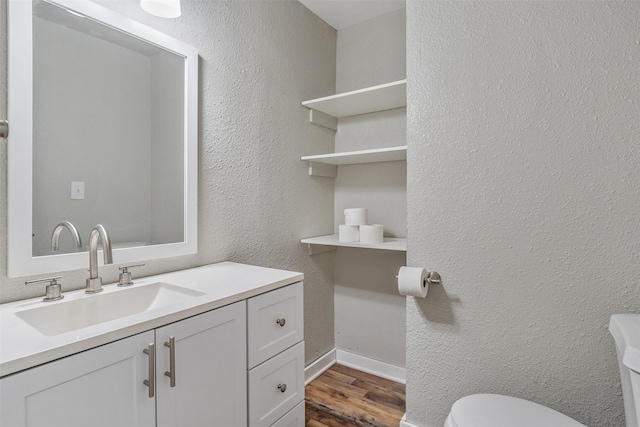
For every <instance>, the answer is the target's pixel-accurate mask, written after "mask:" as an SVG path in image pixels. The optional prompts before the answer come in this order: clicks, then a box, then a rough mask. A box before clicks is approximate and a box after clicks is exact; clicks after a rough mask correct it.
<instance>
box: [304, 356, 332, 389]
mask: <svg viewBox="0 0 640 427" xmlns="http://www.w3.org/2000/svg"><path fill="white" fill-rule="evenodd" d="M335 363H336V349H335V348H334V349H332V350H329V351H327V352H326V353H325V354H323V355H322V356H320V357H319V358H318V359H317V360H316V361H315V362H313V363H312V364H310V365H309V366H307V367H306V368H304V385H305V386H306V385H307V384H309V383H310V382H311V381H313V380H315V379H316V378H318V377H319V376H320V375H322V374H323V373H324V372H325V371H326V370H328V369H329V368H330V367H332V366H333V365H335Z"/></svg>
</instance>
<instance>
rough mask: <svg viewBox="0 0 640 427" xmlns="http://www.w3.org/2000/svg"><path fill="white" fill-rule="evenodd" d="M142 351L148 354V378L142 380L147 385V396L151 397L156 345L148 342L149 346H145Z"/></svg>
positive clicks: (153, 393) (153, 386)
mask: <svg viewBox="0 0 640 427" xmlns="http://www.w3.org/2000/svg"><path fill="white" fill-rule="evenodd" d="M142 352H143V353H144V354H146V355H147V356H149V379H148V380H144V385H146V386H147V387H149V397H153V396H154V395H155V390H156V345H155V344H154V343H149V348H145V349H144V350H142Z"/></svg>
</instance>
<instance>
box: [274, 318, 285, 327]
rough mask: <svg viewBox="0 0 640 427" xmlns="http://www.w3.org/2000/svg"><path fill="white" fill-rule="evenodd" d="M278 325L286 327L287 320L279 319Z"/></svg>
mask: <svg viewBox="0 0 640 427" xmlns="http://www.w3.org/2000/svg"><path fill="white" fill-rule="evenodd" d="M276 323H277V324H278V325H280V326H281V327H282V326H284V324H285V323H287V319H284V318H282V319H278V320H276Z"/></svg>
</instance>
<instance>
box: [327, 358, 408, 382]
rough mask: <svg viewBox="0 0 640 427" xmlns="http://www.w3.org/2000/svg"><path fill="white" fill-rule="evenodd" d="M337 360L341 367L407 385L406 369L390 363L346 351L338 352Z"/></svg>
mask: <svg viewBox="0 0 640 427" xmlns="http://www.w3.org/2000/svg"><path fill="white" fill-rule="evenodd" d="M336 360H337V363H339V364H340V365H344V366H347V367H349V368H353V369H357V370H359V371H362V372H366V373H368V374H372V375H376V376H378V377H381V378H386V379H388V380H392V381H395V382H398V383H402V384H406V382H407V371H406V369H405V368H401V367H399V366H395V365H391V364H389V363H385V362H380V361H379V360H375V359H370V358H368V357H364V356H360V355H359V354H353V353H348V352H346V351H344V350H336Z"/></svg>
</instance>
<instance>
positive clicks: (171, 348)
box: [164, 337, 176, 387]
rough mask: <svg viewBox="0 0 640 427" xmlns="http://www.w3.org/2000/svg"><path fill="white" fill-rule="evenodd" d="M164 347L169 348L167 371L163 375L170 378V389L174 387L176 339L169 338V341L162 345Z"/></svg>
mask: <svg viewBox="0 0 640 427" xmlns="http://www.w3.org/2000/svg"><path fill="white" fill-rule="evenodd" d="M164 346H165V347H169V370H168V371H165V372H164V374H165V375H166V376H167V377H169V378H171V382H170V384H171V387H175V386H176V337H169V341H168V342H165V343H164Z"/></svg>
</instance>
